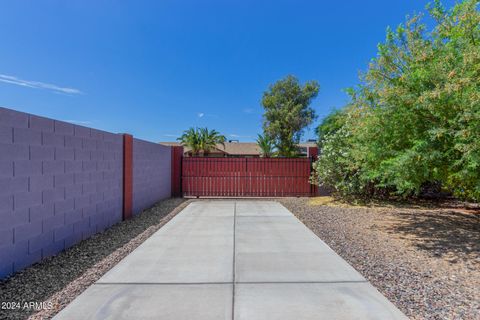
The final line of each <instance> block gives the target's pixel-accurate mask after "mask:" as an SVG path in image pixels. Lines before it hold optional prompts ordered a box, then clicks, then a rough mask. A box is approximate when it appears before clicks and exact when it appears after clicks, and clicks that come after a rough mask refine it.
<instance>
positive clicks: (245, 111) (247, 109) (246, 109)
mask: <svg viewBox="0 0 480 320" xmlns="http://www.w3.org/2000/svg"><path fill="white" fill-rule="evenodd" d="M243 112H244V113H248V114H250V113H253V112H254V110H253V108H245V109H243Z"/></svg>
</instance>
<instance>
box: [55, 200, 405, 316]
mask: <svg viewBox="0 0 480 320" xmlns="http://www.w3.org/2000/svg"><path fill="white" fill-rule="evenodd" d="M55 319H68V320H72V319H128V320H131V319H175V320H181V319H185V320H192V319H195V320H204V319H205V320H206V319H208V320H216V319H219V320H220V319H222V320H223V319H238V320H257V319H258V320H260V319H262V320H264V319H275V320H277V319H278V320H287V319H288V320H290V319H291V320H293V319H295V320H303V319H382V320H385V319H407V318H406V317H405V316H404V315H403V314H402V313H401V312H400V311H399V310H398V309H397V308H396V307H395V306H394V305H393V304H392V303H390V302H389V301H388V300H387V299H386V298H385V297H384V296H383V295H382V294H380V293H379V292H378V291H377V290H376V289H375V288H374V287H373V286H372V285H371V284H369V283H368V282H367V281H366V280H365V279H364V278H363V277H362V276H361V275H360V274H359V273H358V272H357V271H356V270H355V269H353V268H352V267H351V266H350V265H349V264H348V263H347V262H345V261H344V260H343V259H342V258H341V257H340V256H339V255H337V254H336V253H335V252H334V251H333V250H332V249H330V247H328V246H327V245H326V244H325V243H324V242H323V241H322V240H320V239H319V238H318V237H317V236H316V235H315V234H313V232H311V231H310V230H309V229H308V228H306V227H305V226H304V225H303V224H302V223H301V222H300V221H299V220H298V219H297V218H295V217H294V216H293V215H292V214H291V213H290V212H289V211H288V210H287V209H285V207H283V206H282V205H280V204H279V203H277V202H273V201H233V200H232V201H197V202H193V203H191V204H190V205H189V206H188V207H186V208H185V209H184V210H183V211H182V212H181V213H179V214H178V215H177V216H176V217H175V218H173V219H172V220H171V221H170V222H169V223H168V224H166V225H165V226H164V227H163V228H161V229H160V230H159V231H157V232H156V233H155V234H154V235H153V236H152V237H150V238H149V239H148V240H147V241H145V242H144V243H143V244H142V245H141V246H139V247H138V248H137V249H136V250H134V251H133V252H132V253H131V254H130V255H128V256H127V257H126V258H125V259H123V260H122V261H121V262H120V263H119V264H118V265H116V266H115V267H114V268H113V269H111V270H110V271H109V272H108V273H107V274H105V275H104V276H103V277H102V278H101V279H100V280H99V281H97V282H96V283H95V284H94V285H92V286H91V287H89V288H88V289H87V290H86V291H85V292H84V293H83V294H81V295H80V296H79V297H78V298H76V299H75V300H74V301H73V302H72V303H71V304H70V305H68V306H67V307H66V308H65V309H64V310H63V311H62V312H60V313H59V314H58V315H57V316H56V317H55Z"/></svg>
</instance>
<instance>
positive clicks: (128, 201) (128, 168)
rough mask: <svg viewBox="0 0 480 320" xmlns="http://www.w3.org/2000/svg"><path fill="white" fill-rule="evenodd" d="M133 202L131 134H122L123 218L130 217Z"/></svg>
mask: <svg viewBox="0 0 480 320" xmlns="http://www.w3.org/2000/svg"><path fill="white" fill-rule="evenodd" d="M132 202H133V136H132V135H130V134H124V135H123V220H127V219H130V218H131V217H132Z"/></svg>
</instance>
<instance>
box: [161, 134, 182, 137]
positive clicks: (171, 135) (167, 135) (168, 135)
mask: <svg viewBox="0 0 480 320" xmlns="http://www.w3.org/2000/svg"><path fill="white" fill-rule="evenodd" d="M163 136H164V137H170V138H177V137H179V136H180V135H179V134H164V135H163Z"/></svg>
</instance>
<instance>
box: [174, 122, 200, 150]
mask: <svg viewBox="0 0 480 320" xmlns="http://www.w3.org/2000/svg"><path fill="white" fill-rule="evenodd" d="M177 140H178V141H180V143H181V144H182V146H184V147H189V148H190V149H191V150H192V155H193V156H196V155H198V153H199V152H200V149H201V148H200V132H199V131H198V129H197V128H190V129H188V130H185V131H184V132H183V134H182V136H181V137H180V138H178V139H177Z"/></svg>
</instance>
